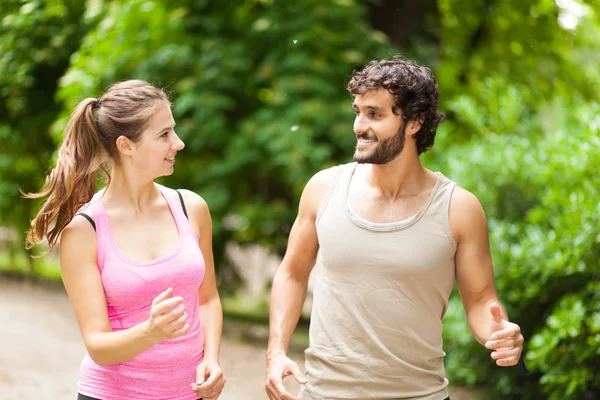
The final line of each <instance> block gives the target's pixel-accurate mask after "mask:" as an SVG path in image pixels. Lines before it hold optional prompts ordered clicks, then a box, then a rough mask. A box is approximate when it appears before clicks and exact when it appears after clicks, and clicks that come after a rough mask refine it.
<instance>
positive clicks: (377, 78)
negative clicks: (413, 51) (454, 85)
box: [347, 58, 444, 154]
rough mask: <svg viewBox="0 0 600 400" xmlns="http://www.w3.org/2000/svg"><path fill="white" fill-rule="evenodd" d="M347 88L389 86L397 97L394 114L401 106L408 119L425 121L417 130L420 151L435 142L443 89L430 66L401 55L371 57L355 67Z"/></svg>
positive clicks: (354, 90) (441, 117)
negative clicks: (399, 56) (370, 59)
mask: <svg viewBox="0 0 600 400" xmlns="http://www.w3.org/2000/svg"><path fill="white" fill-rule="evenodd" d="M347 89H348V91H350V93H352V94H353V95H355V96H356V95H358V94H364V93H366V92H368V91H370V90H377V89H386V90H387V91H389V92H390V93H391V95H392V96H393V97H394V107H393V108H392V111H393V112H394V114H396V115H399V112H398V109H400V110H402V117H403V119H404V120H405V121H411V120H417V121H423V122H422V123H421V129H419V131H418V132H417V133H416V134H415V137H416V141H417V152H418V153H419V154H421V153H424V152H426V151H427V150H429V149H430V148H431V147H432V146H433V142H434V140H435V133H436V130H437V126H438V125H439V123H440V122H442V121H443V120H444V114H443V113H441V112H439V110H438V104H439V100H440V92H439V88H438V84H437V82H436V80H435V77H434V76H433V73H432V72H431V70H430V69H429V68H427V67H424V66H420V65H417V64H416V63H414V62H412V61H409V60H406V59H402V58H392V59H389V60H375V61H371V62H370V63H369V64H367V65H366V66H365V67H364V68H363V69H362V70H360V71H354V73H353V74H352V78H351V79H350V82H348V87H347Z"/></svg>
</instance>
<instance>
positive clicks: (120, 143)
mask: <svg viewBox="0 0 600 400" xmlns="http://www.w3.org/2000/svg"><path fill="white" fill-rule="evenodd" d="M117 150H118V151H119V153H121V154H123V155H126V156H131V155H133V153H134V151H135V143H133V142H132V141H131V140H129V139H127V138H126V137H125V136H119V137H118V138H117Z"/></svg>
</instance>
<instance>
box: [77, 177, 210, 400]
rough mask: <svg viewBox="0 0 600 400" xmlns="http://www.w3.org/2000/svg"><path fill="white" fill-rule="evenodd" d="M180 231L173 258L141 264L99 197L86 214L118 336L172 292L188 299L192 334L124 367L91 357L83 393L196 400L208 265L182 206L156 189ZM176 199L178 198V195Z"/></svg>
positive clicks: (134, 399)
mask: <svg viewBox="0 0 600 400" xmlns="http://www.w3.org/2000/svg"><path fill="white" fill-rule="evenodd" d="M157 186H158V188H159V189H160V191H161V193H162V195H163V197H164V198H165V200H166V201H167V203H168V205H169V208H170V210H171V214H172V215H173V218H174V219H175V222H176V224H177V229H178V231H179V245H178V246H177V248H176V249H175V250H174V251H173V252H171V253H170V254H168V255H165V256H163V257H160V258H157V259H154V260H150V261H136V260H132V259H130V258H128V257H127V256H126V255H125V254H123V253H122V252H121V250H120V249H119V247H118V246H117V243H116V241H115V238H114V236H113V234H112V231H111V229H110V224H109V220H108V216H107V214H106V210H105V208H104V203H103V202H102V199H101V197H100V194H99V193H97V194H96V195H95V196H94V198H93V199H92V201H91V202H90V206H89V208H88V210H87V213H88V214H89V213H91V214H92V216H93V218H94V222H95V223H96V237H97V244H98V268H99V270H100V275H101V277H102V284H103V285H104V294H105V296H106V305H107V308H108V318H109V320H110V326H111V327H112V330H113V331H118V330H123V329H128V328H131V327H133V326H135V325H137V324H139V323H141V322H144V321H145V320H147V319H148V316H149V313H150V307H151V305H152V300H153V299H154V298H155V297H156V296H158V295H159V294H160V293H161V292H163V291H165V290H166V289H167V288H169V287H172V288H173V295H174V296H181V297H183V299H184V304H185V308H186V312H187V314H188V319H187V322H188V323H189V324H190V330H189V331H188V333H187V334H186V335H185V336H182V337H180V338H177V339H174V340H165V341H162V342H160V343H158V344H156V345H155V346H153V347H152V348H150V349H148V350H146V351H145V352H143V353H141V354H139V355H138V356H136V357H134V358H132V359H131V360H129V361H126V362H124V363H120V364H116V365H110V366H104V367H103V366H100V365H97V364H96V363H94V361H92V359H91V358H90V356H89V354H86V355H85V357H84V359H83V361H82V363H81V370H80V378H79V393H81V394H83V395H86V396H90V397H95V398H98V399H102V400H149V399H157V400H158V399H161V400H196V399H197V398H198V396H197V394H196V393H195V392H193V391H192V389H191V386H190V384H191V383H193V382H195V381H196V367H197V366H198V365H199V364H200V363H201V362H202V359H203V356H204V333H203V331H202V319H201V316H200V308H199V304H198V288H199V287H200V285H201V284H202V281H203V279H204V272H205V264H204V258H203V256H202V252H201V251H200V248H199V247H198V237H197V235H196V232H195V231H194V229H193V228H192V225H191V224H190V222H189V220H188V219H187V218H186V216H185V215H184V214H183V210H182V208H181V206H180V205H179V204H178V203H176V202H175V204H174V202H173V200H172V197H171V196H169V195H168V194H167V191H170V190H171V189H167V188H165V187H163V186H160V185H157ZM173 194H174V193H173Z"/></svg>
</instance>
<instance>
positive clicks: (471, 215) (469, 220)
mask: <svg viewBox="0 0 600 400" xmlns="http://www.w3.org/2000/svg"><path fill="white" fill-rule="evenodd" d="M449 220H450V227H451V229H452V233H453V234H454V235H455V238H456V237H457V236H458V237H460V236H463V235H464V234H466V233H469V232H477V233H479V232H480V231H481V230H482V229H485V230H486V231H487V222H486V217H485V211H484V210H483V207H482V206H481V203H480V202H479V199H478V198H477V197H476V196H475V195H474V194H473V193H471V192H469V191H468V190H466V189H464V188H462V187H460V186H458V185H457V186H456V187H455V188H454V192H453V194H452V201H451V202H450V215H449Z"/></svg>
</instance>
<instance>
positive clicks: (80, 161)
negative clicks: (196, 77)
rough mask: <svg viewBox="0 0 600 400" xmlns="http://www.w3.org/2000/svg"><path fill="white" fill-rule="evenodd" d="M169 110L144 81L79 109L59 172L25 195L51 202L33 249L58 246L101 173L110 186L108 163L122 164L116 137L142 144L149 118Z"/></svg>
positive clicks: (35, 229) (36, 222)
mask: <svg viewBox="0 0 600 400" xmlns="http://www.w3.org/2000/svg"><path fill="white" fill-rule="evenodd" d="M164 106H170V102H169V98H168V96H167V95H166V94H165V92H164V91H163V90H161V89H158V88H156V87H154V86H152V85H151V84H149V83H148V82H144V81H140V80H130V81H125V82H120V83H117V84H115V85H113V86H111V87H110V88H109V89H108V90H107V91H106V92H105V93H104V94H103V95H102V96H101V97H100V98H97V99H95V98H87V99H85V100H83V101H81V102H80V103H79V105H77V107H76V108H75V111H73V114H71V117H70V119H69V122H68V123H67V126H66V128H65V131H64V135H63V142H62V144H61V145H60V148H59V150H58V160H57V162H56V167H54V169H53V170H52V171H51V172H50V174H49V175H48V176H47V177H46V183H45V184H44V187H43V189H42V190H41V191H40V192H39V193H28V194H26V195H25V197H26V198H30V199H37V198H43V197H47V199H46V201H45V202H44V204H43V205H42V208H41V209H40V211H39V213H38V215H37V216H36V217H35V218H34V219H33V221H32V222H31V229H30V230H29V232H27V246H28V247H32V246H34V245H36V244H38V243H39V242H41V241H42V240H43V239H44V237H45V238H46V239H47V240H48V245H49V247H50V249H52V248H53V247H54V246H55V245H56V243H57V242H58V238H59V237H60V234H61V232H62V231H63V229H65V227H66V226H67V225H68V224H69V223H70V222H71V220H72V219H73V217H74V216H75V214H76V213H77V211H78V210H79V209H80V208H81V207H82V206H84V205H85V204H87V203H88V202H89V201H90V200H91V199H92V197H93V196H94V193H95V192H96V174H97V171H98V170H101V171H102V172H103V173H104V174H105V176H106V179H107V185H108V184H110V173H109V171H108V168H107V166H106V164H105V162H106V161H107V160H108V159H110V160H112V161H113V162H115V163H118V162H119V153H118V150H117V145H116V141H117V138H118V137H120V136H125V137H127V138H128V139H129V140H131V141H133V142H137V141H139V140H140V135H141V133H142V131H143V130H144V127H145V126H146V124H147V122H148V120H149V119H150V117H151V116H152V115H153V114H154V112H155V111H156V110H157V109H158V108H160V107H164Z"/></svg>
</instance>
